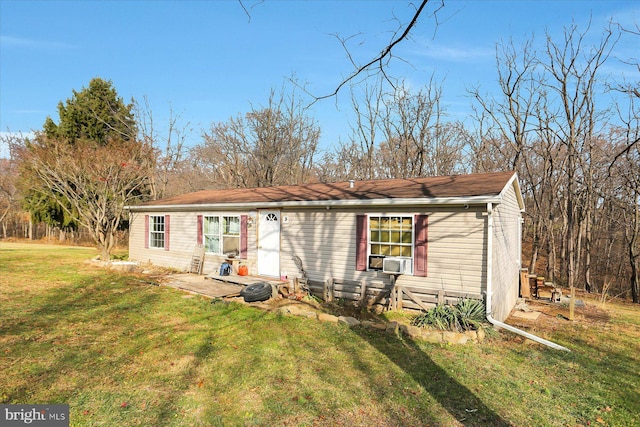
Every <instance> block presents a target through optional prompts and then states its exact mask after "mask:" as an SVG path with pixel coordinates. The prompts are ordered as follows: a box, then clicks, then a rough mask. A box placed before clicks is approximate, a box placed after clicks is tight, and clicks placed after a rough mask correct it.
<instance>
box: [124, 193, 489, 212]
mask: <svg viewBox="0 0 640 427" xmlns="http://www.w3.org/2000/svg"><path fill="white" fill-rule="evenodd" d="M500 202H502V196H501V195H497V196H496V195H494V196H467V197H433V198H397V199H349V200H290V201H283V202H250V203H242V202H240V203H237V202H236V203H202V204H180V205H136V206H125V209H126V210H129V211H131V212H160V211H162V212H166V211H204V210H221V209H230V210H237V209H267V208H288V207H297V208H332V207H336V208H342V207H370V206H456V205H459V206H464V205H485V204H487V203H500Z"/></svg>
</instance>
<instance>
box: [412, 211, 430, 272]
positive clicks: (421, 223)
mask: <svg viewBox="0 0 640 427" xmlns="http://www.w3.org/2000/svg"><path fill="white" fill-rule="evenodd" d="M428 219H429V217H428V216H427V215H416V217H415V222H416V224H415V233H416V241H415V247H414V248H413V275H414V276H418V277H426V276H427V228H428V227H427V225H428Z"/></svg>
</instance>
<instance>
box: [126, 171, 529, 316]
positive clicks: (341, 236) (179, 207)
mask: <svg viewBox="0 0 640 427" xmlns="http://www.w3.org/2000/svg"><path fill="white" fill-rule="evenodd" d="M129 211H130V236H129V257H130V259H132V260H135V261H139V262H149V263H152V264H155V265H159V266H165V267H174V268H178V269H183V270H189V268H190V263H191V259H192V256H193V254H194V251H196V249H197V248H199V247H204V250H205V253H206V255H205V258H204V265H203V269H202V270H203V273H205V274H209V275H215V274H217V272H218V269H219V267H220V265H221V263H222V262H224V261H225V260H226V259H228V258H230V257H233V258H234V259H236V260H240V262H242V263H243V264H245V265H247V266H248V268H249V274H250V275H256V276H264V277H274V278H278V277H280V276H282V275H286V276H288V277H289V278H292V277H295V276H296V275H298V274H300V272H299V269H298V266H299V261H302V265H303V268H304V270H305V271H306V274H307V276H308V278H309V279H310V280H315V281H325V280H327V279H330V278H340V279H344V280H357V281H361V282H363V283H364V282H371V283H374V282H375V283H383V284H384V285H389V284H392V285H393V286H396V285H397V286H404V287H406V288H407V289H411V292H408V295H410V296H413V295H415V294H419V293H420V292H421V291H424V292H425V295H426V294H428V293H429V292H431V293H438V292H442V291H445V292H449V293H450V294H451V295H461V294H474V295H484V296H485V297H488V298H490V300H488V301H487V305H488V306H489V307H490V308H491V310H492V313H493V314H492V316H493V318H494V319H496V320H499V321H502V320H504V319H505V318H506V317H507V316H508V315H509V313H510V311H511V309H512V308H513V307H514V305H515V302H516V299H517V297H518V293H519V273H520V267H521V252H522V250H521V237H522V213H523V211H524V202H523V197H522V194H521V191H520V186H519V182H518V177H517V174H516V173H515V172H498V173H482V174H469V175H456V176H438V177H425V178H410V179H384V180H367V181H347V182H336V183H314V184H304V185H290V186H279V187H268V188H251V189H244V188H242V189H240V188H238V189H227V190H204V191H198V192H194V193H188V194H182V195H178V196H174V197H169V198H166V199H162V200H155V201H151V202H146V203H143V204H140V205H137V206H130V207H129ZM296 261H298V263H297V262H296ZM402 295H403V294H402ZM402 295H401V297H402ZM406 303H407V304H409V305H410V304H411V301H410V299H407V300H406ZM405 306H406V304H405Z"/></svg>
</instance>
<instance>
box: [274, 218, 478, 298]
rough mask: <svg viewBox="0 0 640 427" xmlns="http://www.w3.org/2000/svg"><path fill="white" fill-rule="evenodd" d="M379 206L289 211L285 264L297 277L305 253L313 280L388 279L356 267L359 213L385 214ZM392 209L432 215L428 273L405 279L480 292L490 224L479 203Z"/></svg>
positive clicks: (404, 279) (284, 222) (418, 284)
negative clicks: (295, 258) (296, 260)
mask: <svg viewBox="0 0 640 427" xmlns="http://www.w3.org/2000/svg"><path fill="white" fill-rule="evenodd" d="M381 212H382V211H380V210H375V211H370V210H338V209H331V210H326V209H318V210H300V211H290V210H283V211H282V213H281V215H282V218H283V220H282V239H281V269H283V270H285V271H287V274H288V275H289V277H295V275H297V274H298V269H297V268H296V266H295V264H294V262H293V256H294V255H296V256H298V257H300V259H301V260H302V262H303V266H304V268H305V270H306V271H307V274H308V275H309V278H310V279H312V280H318V281H324V280H327V279H329V278H332V277H335V278H339V279H345V280H369V281H371V280H375V281H384V282H385V283H388V281H389V275H387V274H383V273H380V272H375V271H371V272H366V271H356V267H355V257H356V253H355V248H356V245H355V235H356V217H357V215H358V214H379V213H381ZM383 213H384V214H385V215H386V214H400V213H402V214H411V215H414V214H427V215H428V216H429V225H428V248H427V277H414V276H409V275H402V276H400V279H399V280H401V281H402V284H406V285H410V286H416V287H424V288H429V289H442V287H443V286H444V287H446V288H447V289H450V290H455V291H461V292H470V293H480V292H481V291H482V289H483V286H484V283H485V275H486V271H485V270H484V268H483V265H484V262H483V260H484V257H485V235H484V225H485V223H486V216H483V215H482V212H480V211H476V210H474V209H473V208H471V209H469V210H465V209H463V208H460V209H457V210H454V211H452V210H451V209H448V210H442V209H430V210H429V211H415V210H412V209H385V210H384V212H383Z"/></svg>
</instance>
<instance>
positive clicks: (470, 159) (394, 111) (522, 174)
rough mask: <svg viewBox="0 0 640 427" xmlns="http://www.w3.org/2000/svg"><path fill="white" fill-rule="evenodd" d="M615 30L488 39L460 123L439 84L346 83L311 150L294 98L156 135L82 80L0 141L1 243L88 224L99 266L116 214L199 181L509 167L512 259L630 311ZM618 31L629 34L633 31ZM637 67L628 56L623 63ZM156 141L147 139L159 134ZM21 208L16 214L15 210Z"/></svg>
mask: <svg viewBox="0 0 640 427" xmlns="http://www.w3.org/2000/svg"><path fill="white" fill-rule="evenodd" d="M621 34H622V33H621V30H620V29H617V28H616V27H611V28H608V29H606V30H605V32H604V33H603V34H602V36H601V38H600V40H599V42H598V43H596V44H589V43H587V41H586V35H587V32H586V31H585V32H581V31H579V29H578V28H577V27H575V26H572V27H569V28H567V29H566V30H565V33H564V38H563V39H562V40H560V41H554V40H552V39H551V38H550V37H547V38H546V41H545V43H544V46H543V48H542V49H540V50H535V49H534V48H533V42H532V41H530V42H526V43H525V44H524V45H522V46H516V45H514V44H513V43H504V44H502V45H499V46H498V48H497V50H496V69H497V76H498V77H497V82H498V85H499V88H500V92H499V93H498V94H495V93H494V94H492V95H490V94H485V93H483V92H482V90H481V88H471V89H469V90H468V93H469V98H470V100H471V102H472V106H473V111H474V114H473V115H472V117H471V118H470V119H472V120H471V121H466V122H463V121H460V120H455V119H451V117H450V115H449V114H448V111H447V106H446V105H444V103H443V102H442V93H443V91H444V90H445V89H446V86H445V83H444V82H438V81H436V78H435V76H433V77H432V78H431V79H430V81H429V83H428V84H427V85H425V86H424V87H421V88H417V89H416V88H412V87H410V86H409V85H408V84H404V83H403V82H399V84H396V85H393V86H390V85H389V84H388V83H389V82H388V81H387V80H385V79H380V80H379V81H377V82H371V81H368V82H366V83H363V84H359V85H353V86H352V87H351V101H352V102H351V106H352V111H353V117H355V119H354V121H353V123H352V125H351V132H350V134H349V135H347V136H346V137H345V139H344V140H341V141H339V142H338V143H336V144H335V145H334V146H331V147H328V148H325V149H321V148H320V147H319V144H318V142H319V139H320V133H321V129H320V126H319V124H318V123H317V122H316V121H315V119H314V118H313V116H312V111H311V110H310V108H309V106H307V105H306V104H305V100H304V98H303V97H302V96H299V94H298V93H297V92H296V89H295V88H296V86H295V85H294V86H292V87H291V88H289V87H287V86H285V87H283V88H281V89H280V90H273V91H271V93H270V96H269V98H268V100H267V102H266V103H264V104H262V105H256V106H254V105H252V106H251V108H250V109H249V111H248V112H246V113H245V114H238V115H237V116H232V117H230V118H229V119H228V120H226V121H224V122H218V123H213V124H212V125H211V126H210V127H209V129H206V130H203V131H202V134H201V140H200V142H199V143H197V144H195V145H190V146H187V145H186V142H187V140H188V137H189V135H190V134H191V130H190V129H189V125H188V124H186V125H182V124H181V118H180V117H178V116H175V115H173V114H171V117H170V120H169V124H168V127H167V128H165V129H162V130H159V129H158V128H157V126H156V124H155V122H154V117H153V114H152V112H151V110H150V109H149V106H148V103H147V102H146V100H143V102H141V103H137V102H135V101H134V102H133V103H132V104H125V103H124V102H123V101H122V99H121V98H119V97H118V96H117V93H116V91H115V89H114V88H113V87H112V85H111V82H105V81H104V80H101V79H94V80H92V81H91V82H90V84H89V86H88V87H87V88H85V89H83V90H82V91H80V92H75V91H74V92H73V97H72V98H70V99H68V100H67V101H66V103H60V105H59V106H58V110H59V121H58V123H57V124H56V123H54V122H53V120H51V119H47V121H46V123H45V124H44V125H43V129H42V130H41V131H40V132H38V133H37V135H36V137H35V138H31V139H27V138H22V137H18V136H15V135H14V136H12V137H6V138H5V141H3V143H7V144H9V145H10V148H11V150H10V153H11V155H10V157H9V158H8V159H4V160H2V162H3V167H2V168H1V170H2V176H0V203H1V206H0V208H1V209H2V211H1V212H2V215H1V217H0V223H1V224H2V233H3V236H4V237H11V236H23V235H24V233H25V226H24V222H25V221H28V220H30V221H32V222H44V223H46V224H48V225H50V226H52V227H57V228H59V229H67V230H75V229H78V228H79V227H80V228H83V229H85V230H88V231H89V234H90V236H91V238H92V240H93V241H94V242H96V243H97V244H98V245H99V246H100V247H101V248H102V253H103V256H104V257H107V256H108V254H109V252H110V250H111V249H112V247H113V245H114V244H115V240H114V238H113V236H114V235H115V234H116V233H117V231H118V230H121V229H123V228H126V227H125V225H126V223H125V222H123V221H125V220H126V215H125V213H124V212H123V209H122V208H123V207H124V206H125V205H127V204H135V203H139V202H140V201H143V200H150V199H157V198H162V197H166V196H171V195H174V194H178V193H183V192H188V191H196V190H201V189H207V188H231V187H234V188H237V187H242V188H251V187H262V186H273V185H284V184H300V183H308V182H314V181H324V182H332V181H338V180H348V179H379V178H409V177H415V176H431V175H450V174H459V173H471V172H491V171H501V170H515V171H517V172H518V175H519V178H520V181H521V185H522V189H523V192H524V196H525V201H526V205H527V211H526V213H525V225H524V231H525V236H524V237H525V247H526V248H527V253H526V254H525V259H527V260H528V266H527V267H529V269H530V270H531V271H535V272H536V273H538V274H540V275H544V276H545V277H547V278H548V279H547V280H552V281H554V282H556V283H559V284H561V285H564V286H577V287H579V288H584V289H586V290H589V291H594V292H601V291H603V290H606V291H608V292H609V293H610V294H615V295H623V296H627V297H630V298H631V299H632V300H633V301H634V302H639V295H638V294H639V283H640V277H639V276H640V268H639V267H640V142H639V140H640V139H639V134H640V109H639V108H638V103H640V93H639V90H638V87H639V86H638V82H637V81H636V82H626V81H616V80H615V79H614V78H612V77H610V76H607V75H606V74H605V72H604V67H605V65H606V64H610V63H612V62H614V61H616V62H618V61H619V59H618V58H612V56H611V52H612V49H613V47H614V46H615V44H616V42H617V40H618V38H619V37H620V36H621ZM632 35H635V36H638V34H636V33H633V34H632ZM626 66H628V67H629V69H630V70H638V64H637V63H636V62H632V63H628V64H626ZM161 135H163V136H161ZM25 212H29V215H27V214H25Z"/></svg>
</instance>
